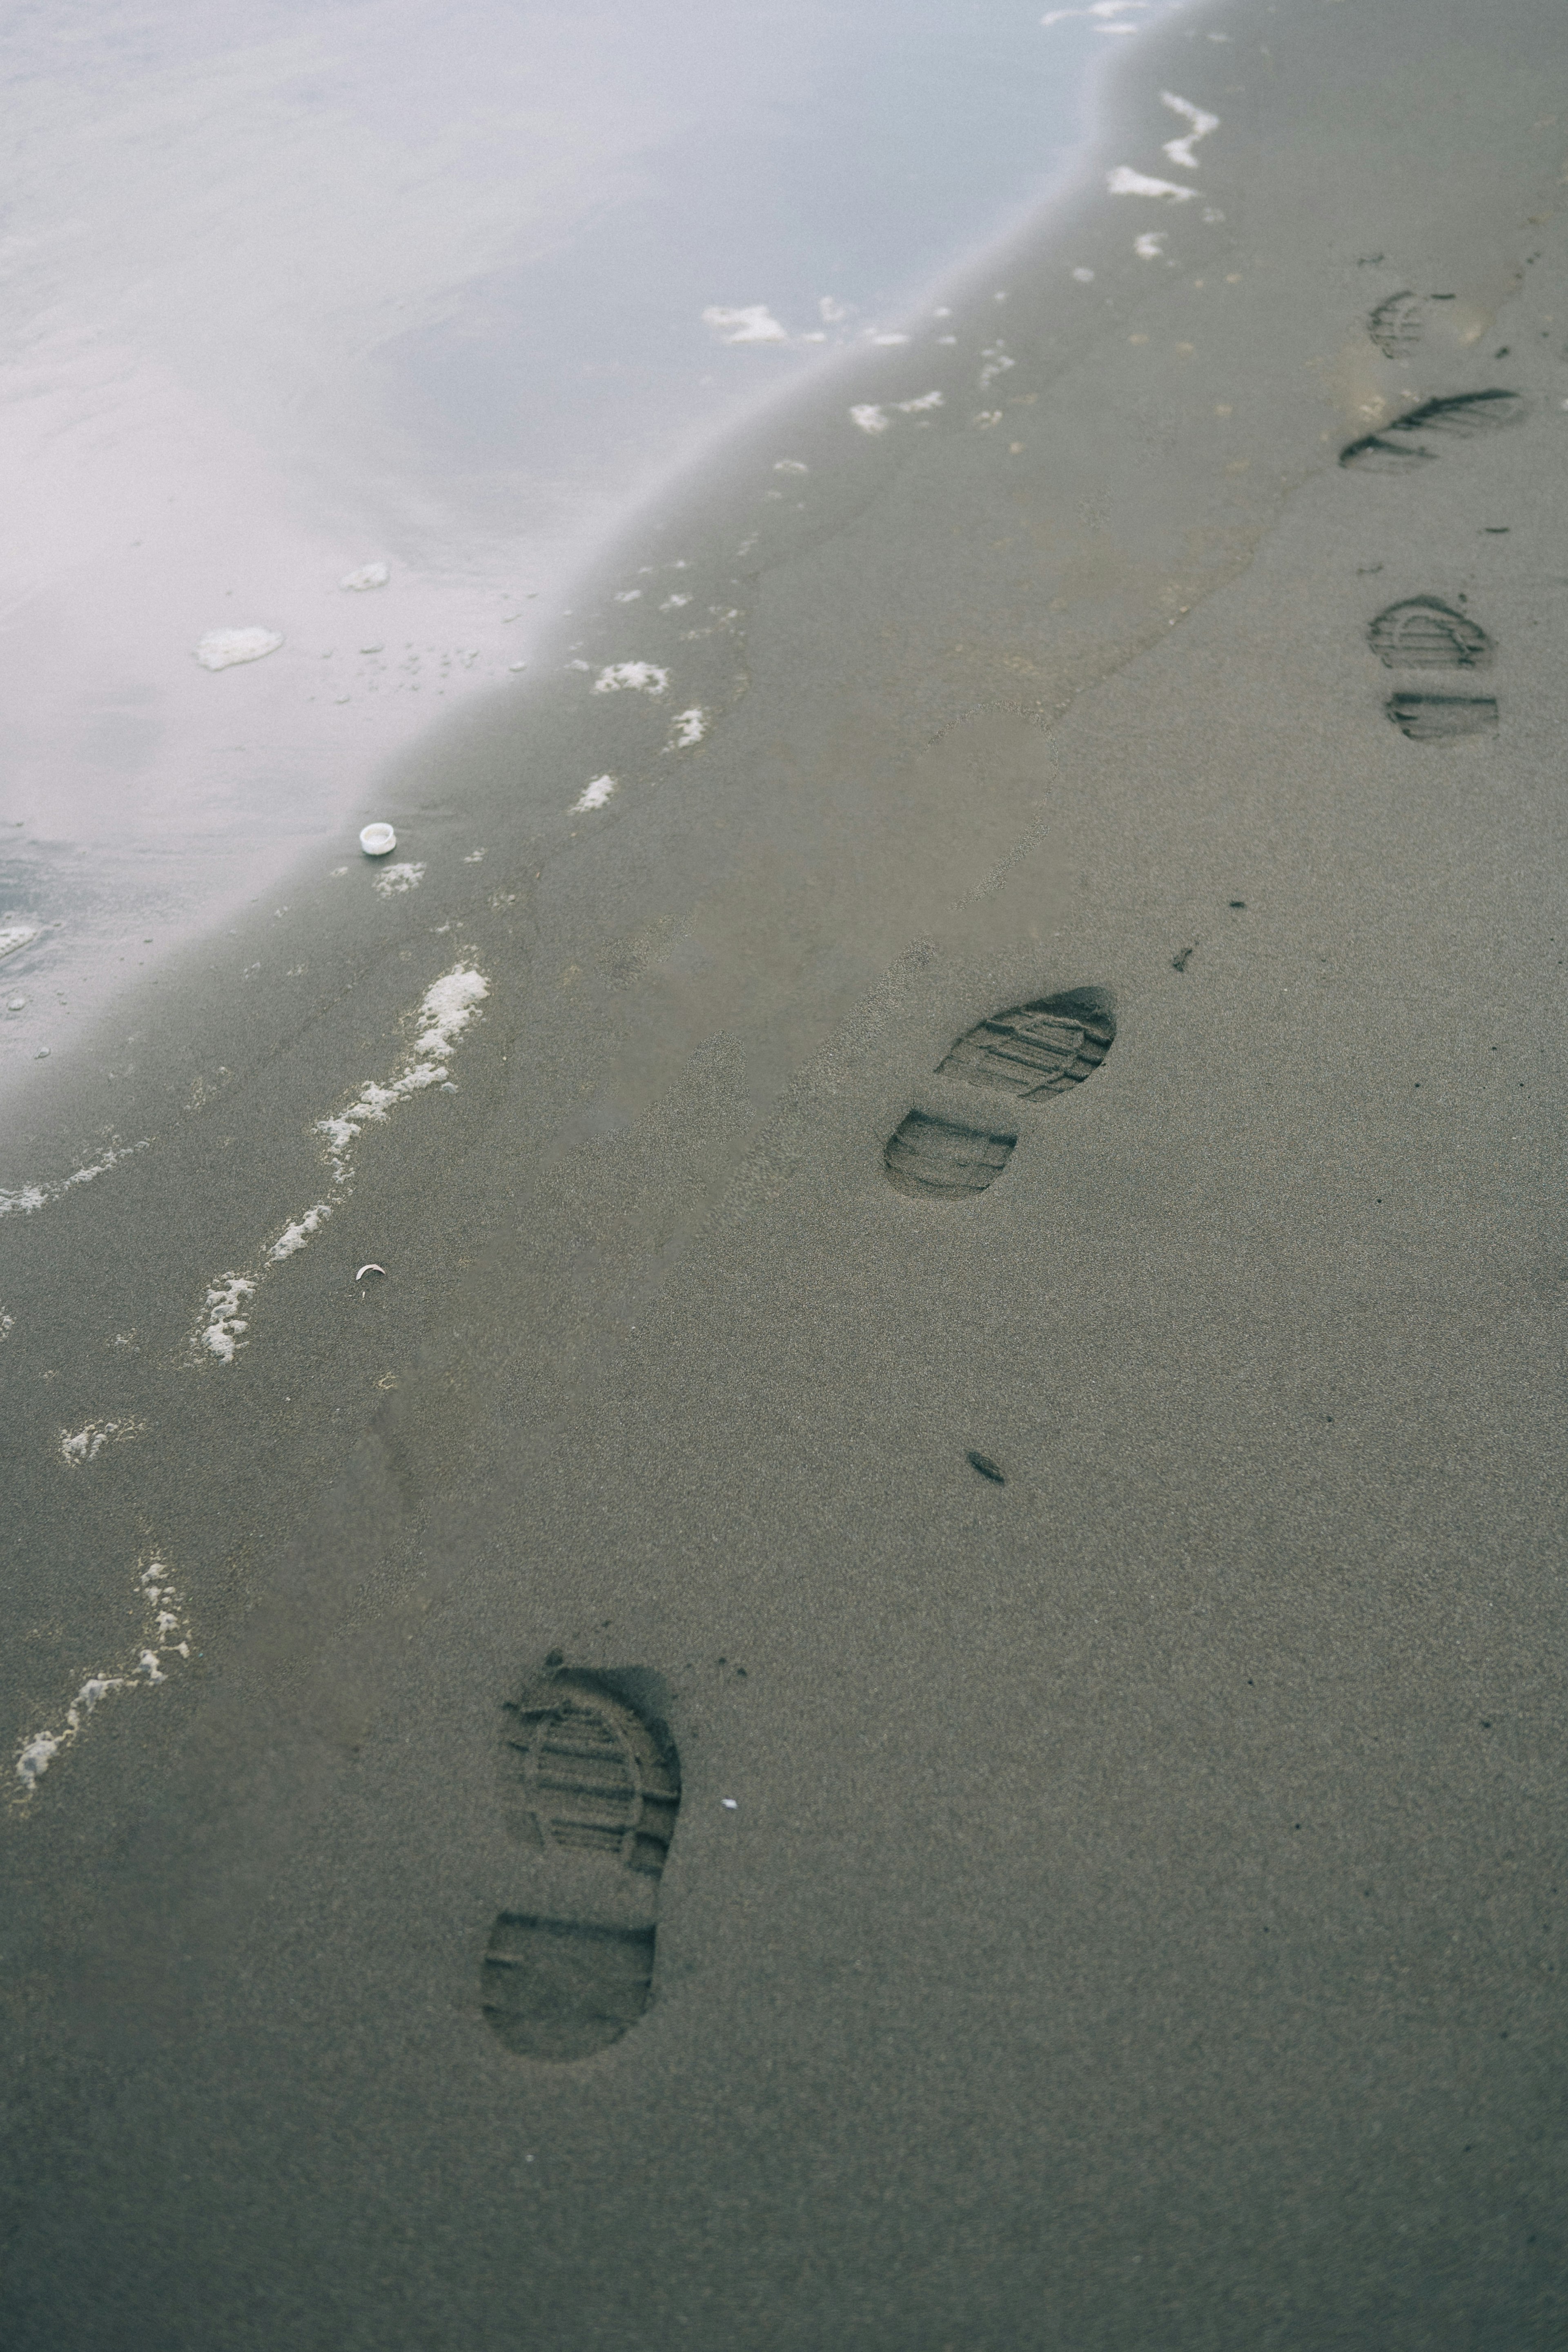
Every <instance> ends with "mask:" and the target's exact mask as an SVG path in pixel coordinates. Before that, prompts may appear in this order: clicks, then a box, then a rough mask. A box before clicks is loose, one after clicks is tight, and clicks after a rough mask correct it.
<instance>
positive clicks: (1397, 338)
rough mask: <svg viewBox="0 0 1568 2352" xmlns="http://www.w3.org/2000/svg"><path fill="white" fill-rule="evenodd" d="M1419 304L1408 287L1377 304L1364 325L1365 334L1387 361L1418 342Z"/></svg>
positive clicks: (1402, 354)
mask: <svg viewBox="0 0 1568 2352" xmlns="http://www.w3.org/2000/svg"><path fill="white" fill-rule="evenodd" d="M1422 323H1423V322H1422V316H1421V304H1420V302H1419V300H1418V299H1417V298H1416V296H1415V294H1413V293H1412V292H1411V290H1410V289H1409V288H1408V287H1406V288H1405V289H1404V291H1403V292H1401V293H1398V294H1390V295H1389V297H1388V298H1387V299H1386V300H1385V301H1383V302H1380V303H1379V304H1378V306H1377V308H1376V310H1373V313H1372V316H1371V317H1370V318H1369V319H1368V320H1367V322H1366V331H1367V333H1368V334H1369V335H1370V336H1371V337H1372V340H1373V342H1374V343H1375V344H1376V345H1377V348H1378V350H1379V351H1380V352H1382V353H1383V355H1384V359H1387V360H1396V359H1401V358H1403V356H1404V355H1405V352H1408V351H1413V350H1414V349H1415V345H1416V344H1417V343H1418V342H1419V341H1420V340H1421V329H1422Z"/></svg>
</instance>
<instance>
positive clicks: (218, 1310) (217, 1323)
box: [198, 1273, 256, 1364]
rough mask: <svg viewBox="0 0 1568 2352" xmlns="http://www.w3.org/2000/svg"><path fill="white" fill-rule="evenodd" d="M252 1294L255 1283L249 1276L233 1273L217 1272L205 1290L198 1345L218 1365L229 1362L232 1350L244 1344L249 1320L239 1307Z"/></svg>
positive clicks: (253, 1293)
mask: <svg viewBox="0 0 1568 2352" xmlns="http://www.w3.org/2000/svg"><path fill="white" fill-rule="evenodd" d="M255 1296H256V1285H255V1283H254V1282H253V1281H252V1280H251V1279H250V1277H249V1276H248V1275H244V1274H234V1273H229V1274H220V1275H219V1276H218V1277H217V1281H216V1284H215V1286H213V1288H212V1289H210V1290H209V1291H208V1292H207V1319H206V1321H205V1324H204V1325H203V1327H202V1329H201V1333H200V1335H199V1339H198V1345H199V1346H201V1347H204V1348H205V1349H206V1350H207V1351H208V1353H209V1354H210V1355H214V1356H216V1358H217V1360H218V1362H219V1363H220V1364H232V1363H233V1361H234V1359H235V1352H236V1350H237V1349H240V1348H243V1347H244V1346H245V1344H246V1341H245V1335H246V1333H247V1331H248V1330H249V1328H250V1321H249V1318H248V1316H246V1315H242V1314H241V1313H240V1309H241V1307H248V1305H249V1303H250V1301H251V1299H252V1298H254V1297H255Z"/></svg>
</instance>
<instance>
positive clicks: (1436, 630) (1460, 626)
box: [1366, 596, 1493, 669]
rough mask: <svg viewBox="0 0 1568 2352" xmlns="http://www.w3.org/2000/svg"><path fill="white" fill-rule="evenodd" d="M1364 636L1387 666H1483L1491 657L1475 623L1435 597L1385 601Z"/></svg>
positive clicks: (1487, 641) (1488, 641)
mask: <svg viewBox="0 0 1568 2352" xmlns="http://www.w3.org/2000/svg"><path fill="white" fill-rule="evenodd" d="M1366 634H1367V642H1368V644H1369V645H1370V646H1371V647H1372V649H1373V653H1374V654H1376V655H1378V656H1379V657H1380V658H1381V659H1382V660H1383V662H1384V664H1385V665H1386V666H1387V667H1388V668H1390V669H1484V668H1486V667H1487V666H1488V664H1489V662H1490V660H1491V657H1492V650H1493V648H1492V641H1491V639H1490V638H1489V636H1488V635H1487V633H1486V631H1485V630H1484V629H1483V628H1482V627H1481V625H1480V623H1479V621H1472V620H1471V619H1470V617H1469V615H1468V613H1456V612H1455V611H1454V609H1453V607H1452V605H1449V604H1444V603H1443V602H1442V601H1441V599H1440V598H1439V597H1436V596H1407V597H1406V598H1405V602H1404V603H1403V604H1390V605H1389V607H1388V609H1387V611H1386V612H1384V613H1380V614H1378V616H1377V618H1376V620H1375V621H1373V623H1372V624H1371V625H1370V627H1369V628H1368V630H1367V633H1366Z"/></svg>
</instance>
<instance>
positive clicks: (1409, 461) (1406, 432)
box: [1340, 389, 1530, 474]
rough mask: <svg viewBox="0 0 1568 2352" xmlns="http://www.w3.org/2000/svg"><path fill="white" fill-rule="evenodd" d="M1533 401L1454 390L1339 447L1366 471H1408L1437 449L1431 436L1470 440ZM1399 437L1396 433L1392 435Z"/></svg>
mask: <svg viewBox="0 0 1568 2352" xmlns="http://www.w3.org/2000/svg"><path fill="white" fill-rule="evenodd" d="M1529 406H1530V403H1529V402H1528V401H1527V400H1526V399H1525V397H1524V394H1522V393H1521V392H1501V391H1498V390H1495V389H1494V390H1490V391H1487V392H1456V393H1449V394H1445V395H1444V396H1443V397H1442V398H1441V399H1438V400H1424V401H1423V402H1422V403H1421V404H1420V406H1419V407H1418V408H1412V409H1407V410H1406V412H1405V415H1403V416H1396V417H1395V418H1394V422H1393V423H1392V424H1391V425H1379V427H1378V429H1377V431H1376V432H1375V433H1363V436H1362V437H1361V439H1360V440H1359V441H1352V442H1349V443H1348V444H1347V445H1346V446H1345V447H1344V448H1342V450H1341V451H1340V463H1341V465H1342V466H1352V467H1356V468H1358V469H1359V470H1360V471H1362V472H1363V473H1378V474H1405V473H1409V472H1410V471H1412V469H1413V468H1414V467H1417V466H1425V465H1426V464H1428V463H1429V462H1430V461H1431V459H1433V458H1434V457H1436V456H1437V454H1438V452H1437V451H1436V449H1430V448H1428V447H1427V446H1426V443H1427V442H1428V441H1430V440H1432V439H1433V438H1435V437H1436V438H1437V439H1448V440H1459V441H1468V440H1473V439H1474V438H1475V437H1476V436H1477V435H1478V434H1481V433H1495V432H1497V431H1498V430H1499V429H1500V427H1501V426H1502V425H1517V424H1518V423H1519V421H1520V419H1521V417H1522V416H1523V415H1525V414H1526V412H1527V410H1528V409H1529ZM1394 436H1398V437H1397V438H1395V437H1394Z"/></svg>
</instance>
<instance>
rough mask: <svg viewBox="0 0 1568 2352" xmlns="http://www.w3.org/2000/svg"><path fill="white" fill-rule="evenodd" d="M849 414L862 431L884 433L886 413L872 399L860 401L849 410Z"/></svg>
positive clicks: (886, 420) (886, 423)
mask: <svg viewBox="0 0 1568 2352" xmlns="http://www.w3.org/2000/svg"><path fill="white" fill-rule="evenodd" d="M849 415H850V416H851V418H852V419H853V421H854V422H855V423H856V424H857V425H858V426H859V427H860V430H861V432H862V433H885V432H886V431H887V429H888V416H887V413H886V411H885V410H883V409H880V408H879V407H878V406H877V404H876V403H875V402H874V401H869V400H863V401H861V403H860V404H859V405H858V407H856V408H852V409H851V410H850V412H849Z"/></svg>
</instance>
